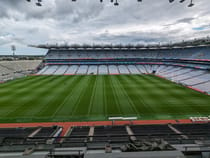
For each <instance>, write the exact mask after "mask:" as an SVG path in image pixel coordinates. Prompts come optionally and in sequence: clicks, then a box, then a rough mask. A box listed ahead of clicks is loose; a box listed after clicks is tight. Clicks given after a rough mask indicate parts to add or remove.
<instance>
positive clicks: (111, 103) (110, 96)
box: [104, 76, 122, 117]
mask: <svg viewBox="0 0 210 158" xmlns="http://www.w3.org/2000/svg"><path fill="white" fill-rule="evenodd" d="M110 77H111V76H105V77H104V79H105V80H104V81H105V82H104V85H105V98H106V99H105V100H106V104H105V105H106V112H107V115H106V116H107V117H110V116H121V115H122V113H121V111H120V109H119V108H118V107H117V102H116V99H115V96H114V92H113V90H112V86H113V85H112V83H111V81H110Z"/></svg>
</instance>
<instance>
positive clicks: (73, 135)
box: [64, 127, 90, 146]
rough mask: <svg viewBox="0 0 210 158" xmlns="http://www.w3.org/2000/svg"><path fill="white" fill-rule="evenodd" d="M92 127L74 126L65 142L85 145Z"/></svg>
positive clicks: (73, 144)
mask: <svg viewBox="0 0 210 158" xmlns="http://www.w3.org/2000/svg"><path fill="white" fill-rule="evenodd" d="M89 130H90V127H73V128H71V131H70V133H69V135H68V136H67V138H65V139H64V143H66V144H71V145H72V146H83V145H84V143H85V141H87V137H88V134H89Z"/></svg>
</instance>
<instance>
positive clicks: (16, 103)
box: [0, 78, 50, 117]
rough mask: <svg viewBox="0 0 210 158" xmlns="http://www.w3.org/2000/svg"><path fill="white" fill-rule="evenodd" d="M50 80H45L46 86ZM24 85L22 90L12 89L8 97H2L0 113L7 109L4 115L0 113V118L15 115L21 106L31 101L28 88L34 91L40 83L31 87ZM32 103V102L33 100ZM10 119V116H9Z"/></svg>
mask: <svg viewBox="0 0 210 158" xmlns="http://www.w3.org/2000/svg"><path fill="white" fill-rule="evenodd" d="M49 80H50V78H48V80H46V84H47V83H49V82H48V81H49ZM24 84H25V85H23V87H24V88H23V89H14V90H13V92H11V93H10V94H8V96H7V97H6V99H5V97H3V96H2V98H1V99H0V107H1V111H0V113H1V112H2V111H4V110H3V109H8V110H7V112H6V113H3V114H2V113H1V117H2V116H10V115H9V114H10V113H13V112H14V115H16V112H15V111H16V110H18V109H19V108H20V107H21V106H22V105H24V104H26V103H27V102H28V100H30V99H31V95H32V94H33V91H31V89H29V88H28V87H30V88H32V89H34V90H36V89H37V88H39V87H40V85H41V84H42V82H36V83H34V84H33V85H28V82H24ZM11 98H17V99H12V100H11ZM33 101H34V100H33ZM10 117H11V116H10Z"/></svg>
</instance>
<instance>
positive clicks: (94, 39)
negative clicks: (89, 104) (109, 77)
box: [0, 0, 210, 49]
mask: <svg viewBox="0 0 210 158" xmlns="http://www.w3.org/2000/svg"><path fill="white" fill-rule="evenodd" d="M119 2H120V5H119V6H118V7H116V6H113V4H110V2H109V0H107V1H105V0H104V3H102V4H101V3H100V2H99V0H77V2H75V3H73V2H71V0H43V6H42V7H36V6H35V4H34V2H33V3H28V2H26V1H25V0H0V45H1V47H8V46H9V45H10V44H11V43H16V44H19V45H22V47H26V45H27V44H40V43H47V42H54V43H55V42H58V43H59V42H61V41H62V42H63V41H66V42H68V43H116V44H117V43H123V44H126V43H155V42H168V41H177V40H178V41H180V40H183V39H184V40H186V39H190V38H195V37H201V36H207V35H209V34H210V30H209V29H207V30H204V31H195V30H193V29H192V28H193V27H199V26H203V27H206V26H208V25H209V20H208V19H209V18H210V11H209V5H208V4H209V0H202V1H196V2H195V3H196V5H195V6H194V7H192V8H188V7H187V3H184V4H181V3H179V2H178V0H177V1H175V2H174V3H172V4H170V3H168V1H167V0H163V1H157V2H156V1H155V0H144V1H143V2H142V3H138V2H137V1H136V0H121V1H119ZM132 28H134V29H133V30H132ZM5 32H7V33H9V34H13V35H14V37H2V35H4V34H5ZM0 49H1V48H0Z"/></svg>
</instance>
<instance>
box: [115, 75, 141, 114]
mask: <svg viewBox="0 0 210 158" xmlns="http://www.w3.org/2000/svg"><path fill="white" fill-rule="evenodd" d="M112 79H113V80H112V81H113V84H114V85H115V84H116V85H118V87H117V88H116V87H114V88H115V92H116V96H117V97H118V100H119V104H120V105H121V106H120V107H121V109H122V111H123V113H124V114H125V115H124V116H137V115H138V112H137V110H136V108H135V106H134V105H133V102H132V101H131V100H130V97H129V96H128V94H127V93H130V92H129V91H128V92H126V91H125V89H124V88H123V85H122V83H121V80H120V78H119V76H113V77H112Z"/></svg>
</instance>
